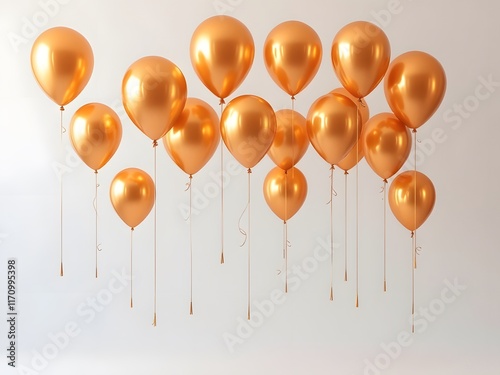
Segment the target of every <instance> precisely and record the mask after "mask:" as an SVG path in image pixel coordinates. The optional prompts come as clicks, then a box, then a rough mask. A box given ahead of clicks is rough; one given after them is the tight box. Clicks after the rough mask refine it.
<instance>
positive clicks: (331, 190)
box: [328, 164, 335, 301]
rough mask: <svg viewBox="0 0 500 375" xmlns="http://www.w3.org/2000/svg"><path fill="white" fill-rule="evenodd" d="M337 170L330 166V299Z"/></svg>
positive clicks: (331, 294)
mask: <svg viewBox="0 0 500 375" xmlns="http://www.w3.org/2000/svg"><path fill="white" fill-rule="evenodd" d="M334 171H335V167H334V166H333V164H332V166H331V167H330V202H328V203H330V265H331V270H330V301H333V195H334V191H335V190H334V186H333V172H334Z"/></svg>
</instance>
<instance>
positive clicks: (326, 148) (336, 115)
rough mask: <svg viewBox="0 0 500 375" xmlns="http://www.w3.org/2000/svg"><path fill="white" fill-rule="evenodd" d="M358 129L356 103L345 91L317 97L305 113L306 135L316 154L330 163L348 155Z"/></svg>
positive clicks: (334, 162) (359, 127) (359, 124)
mask: <svg viewBox="0 0 500 375" xmlns="http://www.w3.org/2000/svg"><path fill="white" fill-rule="evenodd" d="M360 133H361V116H359V114H358V110H357V107H356V104H354V102H353V101H352V100H351V99H349V98H348V97H346V96H344V95H340V94H337V93H329V94H326V95H323V96H321V97H320V98H318V99H317V100H316V101H315V102H314V103H313V104H312V105H311V108H310V109H309V112H308V114H307V135H308V136H309V140H310V141H311V144H312V145H313V147H314V149H315V150H316V151H317V152H318V154H319V155H320V156H321V157H322V158H323V159H324V160H325V161H326V162H327V163H328V164H331V165H334V164H337V163H338V162H339V161H341V160H342V159H343V158H344V157H346V156H347V154H348V153H349V151H350V150H351V148H352V147H353V146H354V144H355V143H356V141H357V139H358V136H359V134H360Z"/></svg>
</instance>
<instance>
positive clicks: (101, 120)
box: [69, 103, 122, 171]
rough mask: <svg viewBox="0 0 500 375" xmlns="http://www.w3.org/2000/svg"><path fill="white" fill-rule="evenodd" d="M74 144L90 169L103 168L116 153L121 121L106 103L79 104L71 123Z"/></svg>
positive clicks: (70, 135) (71, 136) (70, 134)
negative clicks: (81, 105) (80, 105)
mask: <svg viewBox="0 0 500 375" xmlns="http://www.w3.org/2000/svg"><path fill="white" fill-rule="evenodd" d="M69 137H70V140H71V144H72V145H73V148H74V149H75V151H76V153H77V154H78V156H79V157H80V158H81V159H82V160H83V162H84V163H85V164H87V165H88V166H89V167H90V168H92V169H93V170H95V171H97V170H99V169H101V168H102V167H103V166H104V165H105V164H106V163H107V162H108V161H109V159H111V157H112V156H113V155H114V154H115V152H116V150H117V149H118V146H119V145H120V141H121V139H122V124H121V121H120V118H119V117H118V115H117V114H116V113H115V111H113V110H112V109H111V108H110V107H108V106H107V105H104V104H101V103H89V104H85V105H84V106H83V107H80V108H79V109H78V110H77V111H76V112H75V114H74V115H73V117H72V118H71V122H70V126H69Z"/></svg>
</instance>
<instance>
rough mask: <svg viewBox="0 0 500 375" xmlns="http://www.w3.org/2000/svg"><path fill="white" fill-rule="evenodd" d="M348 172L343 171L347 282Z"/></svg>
mask: <svg viewBox="0 0 500 375" xmlns="http://www.w3.org/2000/svg"><path fill="white" fill-rule="evenodd" d="M348 175H349V172H347V171H344V191H345V192H344V200H345V202H344V281H347V176H348Z"/></svg>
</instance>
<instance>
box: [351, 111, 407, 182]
mask: <svg viewBox="0 0 500 375" xmlns="http://www.w3.org/2000/svg"><path fill="white" fill-rule="evenodd" d="M361 142H362V144H363V149H364V153H365V159H366V161H367V162H368V165H369V166H370V167H371V168H372V169H373V171H374V172H375V173H376V174H377V175H379V176H380V178H382V179H384V180H385V179H388V178H389V177H392V176H394V175H395V174H396V173H397V172H398V171H399V170H400V169H401V167H402V166H403V164H404V163H405V162H406V159H408V155H410V151H411V134H410V131H409V130H408V128H407V127H406V126H405V125H404V124H403V123H402V122H401V121H399V119H398V118H397V117H396V116H394V115H393V114H392V113H379V114H377V115H375V116H373V117H372V118H371V119H369V120H368V122H367V123H366V124H365V126H364V127H363V131H362V133H361Z"/></svg>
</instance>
